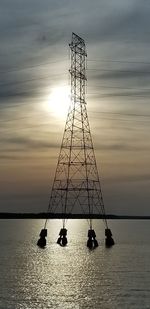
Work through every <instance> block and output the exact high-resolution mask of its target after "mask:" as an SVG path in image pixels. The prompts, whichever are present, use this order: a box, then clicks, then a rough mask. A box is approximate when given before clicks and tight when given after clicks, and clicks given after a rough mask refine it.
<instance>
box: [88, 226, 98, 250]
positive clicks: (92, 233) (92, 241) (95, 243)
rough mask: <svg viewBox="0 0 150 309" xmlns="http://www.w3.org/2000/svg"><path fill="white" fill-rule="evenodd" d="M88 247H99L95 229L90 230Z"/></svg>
mask: <svg viewBox="0 0 150 309" xmlns="http://www.w3.org/2000/svg"><path fill="white" fill-rule="evenodd" d="M87 247H88V248H89V249H95V248H97V247H98V241H97V240H96V234H95V231H94V230H93V229H90V230H88V240H87Z"/></svg>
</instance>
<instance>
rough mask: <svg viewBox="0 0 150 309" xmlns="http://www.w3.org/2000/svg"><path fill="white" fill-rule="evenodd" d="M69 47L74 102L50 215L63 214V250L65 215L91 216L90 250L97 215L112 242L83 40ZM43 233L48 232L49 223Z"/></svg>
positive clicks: (74, 37)
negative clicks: (88, 102)
mask: <svg viewBox="0 0 150 309" xmlns="http://www.w3.org/2000/svg"><path fill="white" fill-rule="evenodd" d="M69 46H70V50H71V68H70V70H69V72H70V75H71V102H70V107H69V111H68V115H67V120H66V125H65V130H64V134H63V139H62V144H61V148H60V154H59V157H58V163H57V167H56V173H55V177H54V182H53V186H52V191H51V196H50V201H49V207H48V212H51V213H55V212H57V213H63V214H64V219H63V227H62V229H61V230H60V233H59V238H58V240H57V243H58V244H60V245H61V246H65V245H66V244H67V230H66V228H65V225H66V218H65V215H66V214H69V213H78V212H79V211H81V212H82V213H84V214H88V215H89V231H88V241H87V246H88V247H89V248H96V247H97V246H98V242H97V240H96V233H95V231H94V229H93V227H92V218H91V216H92V215H93V214H94V213H100V214H101V215H102V218H103V220H104V223H105V226H106V231H105V235H106V239H107V242H110V233H108V230H109V229H108V226H107V221H106V216H105V209H104V203H103V197H102V191H101V187H100V181H99V175H98V170H97V165H96V159H95V154H94V148H93V142H92V137H91V132H90V126H89V121H88V115H87V109H86V101H85V85H86V80H87V78H86V57H87V53H86V47H85V42H84V40H83V39H82V38H80V37H79V36H78V35H76V34H75V33H72V41H71V44H69ZM60 100H61V98H60ZM44 229H46V223H45V227H44ZM109 231H110V230H109Z"/></svg>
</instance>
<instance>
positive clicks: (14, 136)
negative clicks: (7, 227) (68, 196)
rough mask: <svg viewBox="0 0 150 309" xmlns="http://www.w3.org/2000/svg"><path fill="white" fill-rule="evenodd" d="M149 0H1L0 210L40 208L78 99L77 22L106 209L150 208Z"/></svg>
mask: <svg viewBox="0 0 150 309" xmlns="http://www.w3.org/2000/svg"><path fill="white" fill-rule="evenodd" d="M149 16H150V1H146V0H143V1H139V0H130V1H129V0H126V1H124V0H109V1H108V0H93V1H90V0H80V1H79V0H77V1H73V0H70V1H69V0H61V1H60V0H59V1H58V0H53V1H51V0H42V1H41V0H40V1H39V0H30V1H29V0H26V1H23V0H13V1H12V0H1V3H0V43H1V44H0V45H1V47H0V73H1V74H0V211H12V212H15V211H17V212H41V211H46V209H47V206H48V200H49V195H50V191H51V185H52V181H53V177H54V173H55V167H56V164H57V158H58V154H59V147H60V144H61V140H62V134H63V129H64V125H65V119H66V114H67V109H68V104H69V99H68V97H69V91H70V88H69V73H68V69H69V67H70V58H69V46H68V44H69V43H70V41H71V34H72V31H73V32H75V33H77V34H78V35H79V36H81V37H82V38H83V39H84V40H85V43H86V45H87V54H88V58H87V68H88V69H87V77H88V82H87V95H86V101H87V109H88V115H89V121H90V127H91V133H92V137H93V143H94V147H95V154H96V159H97V166H98V170H99V175H100V180H101V186H102V191H103V195H104V203H105V208H106V212H107V213H113V214H131V215H150V210H149V202H150V137H149V135H150V30H149V29H150V18H149Z"/></svg>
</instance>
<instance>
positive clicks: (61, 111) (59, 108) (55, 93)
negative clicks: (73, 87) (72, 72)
mask: <svg viewBox="0 0 150 309" xmlns="http://www.w3.org/2000/svg"><path fill="white" fill-rule="evenodd" d="M69 89H70V88H69V86H60V87H55V88H52V90H51V93H50V96H49V98H48V102H47V104H48V109H49V111H50V112H52V113H53V115H54V116H55V117H59V118H64V117H65V116H66V115H67V111H68V108H69V104H70V91H69Z"/></svg>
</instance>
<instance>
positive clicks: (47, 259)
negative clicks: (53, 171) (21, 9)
mask: <svg viewBox="0 0 150 309" xmlns="http://www.w3.org/2000/svg"><path fill="white" fill-rule="evenodd" d="M43 223H44V221H43V220H1V221H0V246H1V247H0V248H1V253H0V287H1V289H0V309H21V308H23V309H33V308H44V309H46V308H52V309H53V308H58V309H59V308H61V309H73V308H74V309H79V308H80V309H84V308H87V309H89V308H94V309H99V308H102V309H110V308H111V309H116V308H117V309H122V308H123V309H124V308H127V309H129V308H131V309H132V308H134V309H142V308H143V309H145V308H150V305H149V297H150V296H149V295H150V288H149V287H150V276H149V274H150V266H149V259H150V240H149V221H127V220H125V221H123V220H118V221H115V220H112V221H110V228H111V229H112V231H113V235H114V238H115V241H116V245H115V246H114V247H113V248H111V249H106V248H105V246H104V225H103V222H102V221H101V220H95V222H94V228H95V231H96V233H97V240H98V241H99V244H100V245H99V247H98V248H97V249H96V250H94V251H90V250H88V248H87V247H86V241H87V230H88V224H87V222H86V220H85V221H84V220H69V221H68V223H67V229H68V246H67V247H60V246H59V245H57V244H56V241H57V237H58V233H59V230H60V228H61V227H62V222H61V220H51V221H49V223H48V237H47V243H48V244H47V247H46V248H45V249H40V248H38V247H37V246H36V242H37V239H38V234H39V232H40V230H41V228H42V227H43Z"/></svg>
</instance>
